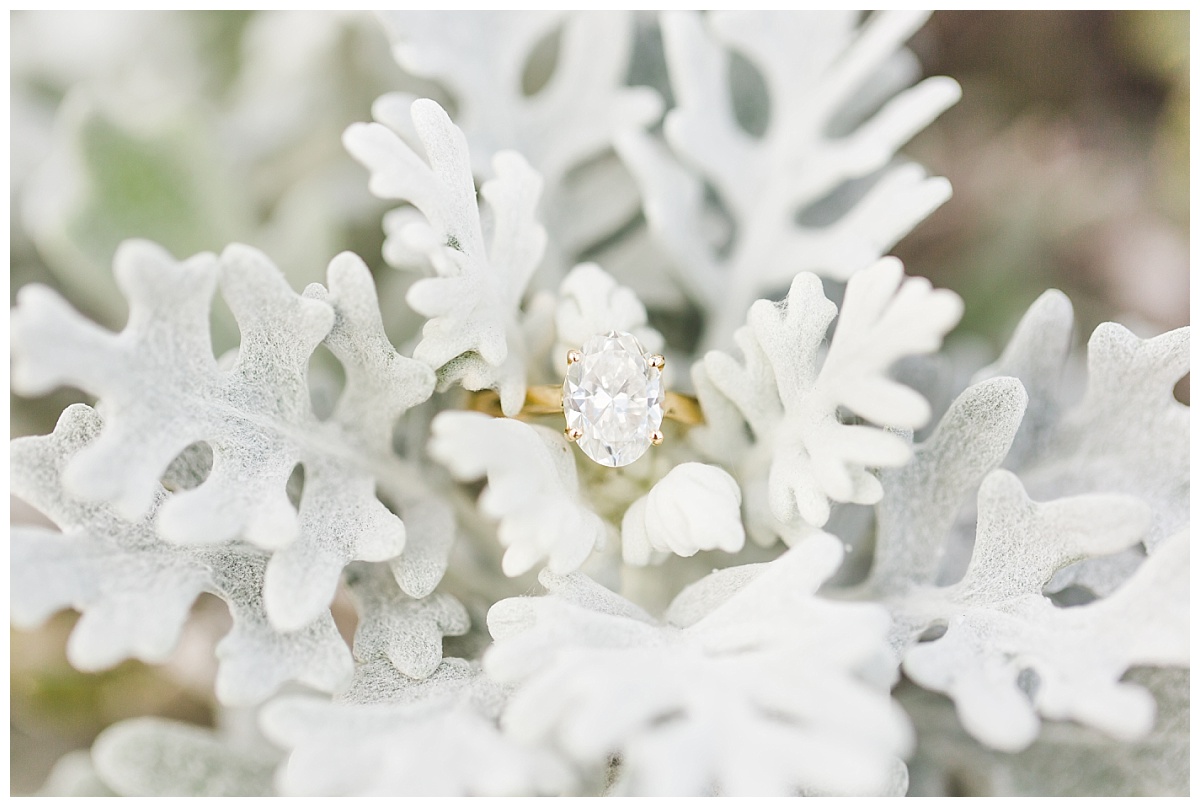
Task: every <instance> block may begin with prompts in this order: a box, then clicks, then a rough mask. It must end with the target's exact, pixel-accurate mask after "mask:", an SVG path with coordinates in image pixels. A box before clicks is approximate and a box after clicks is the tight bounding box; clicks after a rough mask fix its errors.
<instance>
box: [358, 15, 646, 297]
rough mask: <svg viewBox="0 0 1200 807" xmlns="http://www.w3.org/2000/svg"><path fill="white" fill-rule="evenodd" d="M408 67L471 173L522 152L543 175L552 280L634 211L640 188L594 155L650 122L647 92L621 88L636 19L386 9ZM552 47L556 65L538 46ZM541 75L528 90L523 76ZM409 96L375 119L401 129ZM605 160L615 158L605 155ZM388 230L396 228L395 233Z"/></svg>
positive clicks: (397, 96)
mask: <svg viewBox="0 0 1200 807" xmlns="http://www.w3.org/2000/svg"><path fill="white" fill-rule="evenodd" d="M380 16H381V18H382V20H383V23H384V26H385V28H386V29H387V32H388V36H389V38H390V39H391V40H392V42H393V52H394V54H395V56H396V60H397V61H398V62H399V63H400V65H401V66H402V67H404V68H405V70H407V71H409V72H411V73H413V74H414V75H418V76H421V77H423V78H427V79H432V80H435V81H437V82H439V83H440V84H442V85H444V86H445V87H446V89H447V90H449V92H450V94H451V95H452V96H453V98H454V101H455V109H456V122H457V123H458V125H459V127H461V128H462V131H463V134H464V135H465V136H466V142H467V144H468V145H469V146H470V152H471V166H472V168H473V169H474V173H475V174H476V176H479V177H482V178H485V179H487V178H491V177H492V176H493V175H494V174H493V171H494V169H493V157H494V156H495V155H496V154H497V153H498V152H500V151H503V150H506V149H512V150H515V151H517V152H519V153H520V154H521V155H522V156H523V157H525V159H527V160H528V161H529V163H530V164H531V165H532V166H533V168H534V169H535V170H536V171H537V172H538V173H539V174H541V175H542V177H543V179H544V180H545V183H546V190H545V194H544V197H543V199H542V204H541V211H542V220H543V221H545V222H546V223H547V225H548V230H549V233H550V242H549V249H548V252H547V261H546V262H547V264H548V266H547V269H548V270H549V274H548V280H549V282H550V283H557V282H558V280H559V278H560V277H561V275H562V274H563V273H565V272H566V270H567V268H568V267H570V266H571V265H572V263H573V262H574V260H575V258H576V257H577V256H578V255H579V254H580V253H581V252H582V251H583V250H585V249H587V248H588V247H590V246H593V245H594V244H595V243H596V242H597V241H599V240H600V239H602V238H604V237H605V236H608V235H611V234H612V233H613V231H614V230H616V229H617V228H618V227H620V226H621V225H622V224H624V223H625V222H627V221H628V220H629V219H630V218H632V217H633V216H634V214H635V213H636V210H637V205H638V197H637V191H636V187H635V186H634V185H633V182H632V181H631V180H630V178H629V177H628V175H627V174H626V173H625V172H624V171H623V170H622V169H621V166H619V165H617V164H615V163H614V162H613V161H611V160H603V159H600V158H602V157H603V155H604V154H605V153H606V152H609V149H610V148H611V145H612V141H613V138H614V137H615V135H616V133H617V132H619V131H622V130H626V129H642V128H644V127H645V126H647V125H649V124H651V123H653V122H654V121H655V120H657V119H658V116H659V114H660V112H661V109H662V104H661V101H660V99H659V98H658V95H657V93H655V92H654V91H653V90H651V89H649V88H647V87H629V86H625V78H626V75H627V73H628V69H629V56H630V51H631V50H632V46H633V19H632V15H631V13H629V12H625V11H590V12H563V11H559V10H541V11H503V12H472V13H452V12H431V11H403V12H397V11H389V12H381V14H380ZM550 41H553V42H554V44H555V46H556V47H555V49H554V51H553V52H554V57H553V61H552V62H548V61H547V60H546V59H545V50H544V46H545V45H546V44H547V43H548V42H550ZM531 78H532V79H533V80H534V81H537V80H538V79H541V80H542V83H541V84H540V86H537V88H536V90H535V91H533V92H531V91H530V82H529V79H531ZM412 101H413V97H412V96H411V95H409V94H406V93H393V94H389V95H385V96H382V97H381V98H379V99H378V100H377V101H376V102H375V106H374V109H373V113H374V116H375V119H376V120H377V121H379V122H380V123H384V124H386V125H388V126H390V127H392V128H394V129H395V130H396V131H397V132H398V133H400V134H402V135H403V134H405V133H406V131H407V130H410V129H411V127H410V126H407V125H406V124H405V118H407V116H408V108H409V106H410V105H411V103H412ZM610 153H611V152H610ZM393 232H394V231H393Z"/></svg>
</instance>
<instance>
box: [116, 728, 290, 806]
mask: <svg viewBox="0 0 1200 807" xmlns="http://www.w3.org/2000/svg"><path fill="white" fill-rule="evenodd" d="M277 759H278V754H277V753H276V752H274V750H273V749H270V748H263V747H239V746H237V745H235V744H232V743H230V742H228V741H226V740H225V739H224V738H222V737H221V736H220V734H219V733H218V732H214V731H213V730H211V729H206V728H201V727H200V726H193V725H189V724H187V723H178V722H175V721H173V720H164V719H163V718H159V717H139V718H134V719H132V720H126V721H123V722H121V723H117V724H116V725H113V726H109V727H108V728H107V729H105V730H104V731H103V732H101V734H100V736H99V737H97V738H96V742H95V743H94V744H93V745H92V762H93V764H94V765H95V768H96V773H97V775H98V776H99V777H100V779H101V780H102V781H103V782H104V784H106V785H107V786H108V787H110V788H112V790H113V792H115V793H116V794H117V795H121V796H270V795H273V794H274V786H273V784H272V774H273V772H274V768H275V764H276V761H277Z"/></svg>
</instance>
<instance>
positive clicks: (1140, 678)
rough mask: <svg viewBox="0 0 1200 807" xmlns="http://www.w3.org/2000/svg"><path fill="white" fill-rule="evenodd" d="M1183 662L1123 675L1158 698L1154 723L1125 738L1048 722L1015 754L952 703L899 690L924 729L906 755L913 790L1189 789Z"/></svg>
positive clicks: (1086, 792) (1145, 792)
mask: <svg viewBox="0 0 1200 807" xmlns="http://www.w3.org/2000/svg"><path fill="white" fill-rule="evenodd" d="M1190 678H1191V676H1190V672H1189V671H1188V670H1186V669H1159V668H1151V667H1139V668H1136V669H1133V670H1130V672H1129V674H1128V675H1127V676H1126V680H1127V681H1129V682H1130V683H1134V684H1137V685H1139V686H1144V687H1146V688H1147V690H1149V691H1150V692H1151V693H1152V694H1153V695H1154V697H1155V700H1156V702H1157V706H1158V709H1157V719H1156V720H1155V725H1154V730H1153V731H1152V732H1151V733H1150V734H1148V735H1147V736H1146V737H1144V738H1142V739H1140V740H1137V741H1133V742H1125V741H1121V740H1116V739H1113V738H1111V737H1107V736H1105V735H1104V734H1101V733H1100V732H1098V731H1096V730H1095V729H1089V728H1087V727H1085V726H1079V725H1076V724H1074V723H1052V724H1048V725H1046V726H1045V727H1043V729H1042V732H1041V734H1040V735H1039V736H1038V739H1037V740H1036V741H1035V742H1034V743H1033V745H1031V746H1029V747H1028V748H1026V749H1025V750H1024V751H1021V752H1019V753H1017V754H1009V753H1005V752H1001V751H995V750H993V749H991V748H988V747H987V746H985V745H983V744H981V743H979V742H978V741H976V740H975V739H973V738H971V737H969V736H967V735H966V734H964V733H963V731H962V728H961V727H960V726H959V722H958V718H957V716H956V715H955V714H954V707H953V705H952V704H951V703H950V702H949V701H947V700H946V699H945V698H943V697H941V696H939V695H936V694H933V693H930V692H927V691H925V690H922V689H919V688H917V687H914V686H911V685H909V686H902V687H901V688H900V690H899V693H898V696H897V697H898V698H899V700H900V702H901V703H902V704H904V708H905V710H906V711H907V712H908V713H909V714H910V715H911V716H912V718H913V722H914V723H915V724H916V726H917V733H918V734H919V736H920V737H921V742H920V745H919V746H918V747H917V752H916V756H915V757H914V759H913V760H912V761H911V762H910V763H909V769H910V772H911V774H912V787H911V788H910V790H909V794H910V795H913V796H946V795H951V794H953V795H964V796H1043V797H1044V796H1104V797H1108V798H1112V797H1114V796H1184V795H1187V793H1188V790H1189V782H1188V760H1189V759H1190V753H1189V746H1190V743H1189V735H1190V725H1189V711H1190V709H1189V680H1190Z"/></svg>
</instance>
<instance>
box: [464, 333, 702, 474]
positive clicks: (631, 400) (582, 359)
mask: <svg viewBox="0 0 1200 807" xmlns="http://www.w3.org/2000/svg"><path fill="white" fill-rule="evenodd" d="M665 366H666V361H665V360H664V359H663V357H662V356H660V355H658V354H649V353H647V352H646V351H645V349H643V348H642V345H641V343H640V342H638V340H637V339H636V338H634V336H633V334H630V333H625V332H623V331H609V332H607V333H601V334H596V335H595V336H593V337H592V338H591V339H588V340H587V342H585V343H584V344H583V346H582V347H581V348H580V349H579V350H568V351H567V377H566V380H565V381H564V382H563V384H562V386H561V387H560V386H558V385H544V386H536V387H530V388H529V389H528V391H527V392H526V394H525V406H524V407H523V408H522V409H521V412H520V415H519V416H531V415H551V414H557V413H559V412H561V413H563V414H564V415H565V416H566V420H567V426H566V428H565V429H564V430H563V433H564V434H566V436H567V439H568V440H570V441H571V442H573V443H576V444H577V445H578V446H579V448H580V449H581V450H582V451H583V453H584V454H586V455H587V456H588V457H589V458H591V459H593V460H595V461H596V462H598V463H600V464H601V465H607V466H609V467H612V468H619V467H621V466H622V465H628V464H629V463H631V462H633V461H634V460H636V459H638V458H639V457H641V456H642V455H643V454H645V453H646V451H647V449H649V448H650V446H652V445H659V444H661V443H662V441H663V432H662V422H663V418H668V419H671V420H675V421H678V422H680V423H684V424H687V425H695V424H697V423H702V422H704V415H703V413H701V411H700V405H699V403H697V401H696V399H695V398H693V397H692V396H690V395H683V394H680V393H676V392H665V391H664V390H663V382H662V372H663V368H664V367H665ZM470 408H471V409H477V410H479V411H482V412H487V413H489V414H492V415H499V414H500V406H499V400H498V398H497V396H496V394H495V393H494V392H492V391H491V390H484V391H482V392H478V393H475V394H474V396H473V397H472V399H471V403H470Z"/></svg>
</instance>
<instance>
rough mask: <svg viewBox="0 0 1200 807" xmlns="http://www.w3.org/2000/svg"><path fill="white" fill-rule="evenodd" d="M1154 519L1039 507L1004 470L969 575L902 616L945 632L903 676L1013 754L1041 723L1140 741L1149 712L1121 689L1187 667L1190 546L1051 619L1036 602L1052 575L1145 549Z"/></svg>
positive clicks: (1070, 504)
mask: <svg viewBox="0 0 1200 807" xmlns="http://www.w3.org/2000/svg"><path fill="white" fill-rule="evenodd" d="M1150 517H1151V515H1150V510H1149V508H1148V507H1147V506H1146V505H1145V504H1144V503H1143V502H1142V501H1140V500H1139V499H1137V498H1134V497H1132V496H1125V495H1120V494H1086V495H1081V496H1074V497H1069V498H1063V499H1057V500H1054V501H1050V502H1046V503H1037V502H1034V501H1032V500H1030V499H1029V497H1028V496H1027V495H1026V493H1025V491H1024V489H1023V488H1022V486H1021V483H1020V482H1019V480H1018V479H1017V478H1016V477H1015V476H1013V475H1012V474H1011V473H1010V472H1008V471H1003V470H997V471H993V472H992V473H991V474H990V475H989V476H988V477H987V478H986V479H985V480H984V483H983V485H982V487H981V488H980V492H979V528H978V535H977V537H976V541H975V550H974V553H973V555H972V558H971V564H970V566H969V567H968V569H967V572H966V575H965V576H964V577H963V579H962V580H961V581H960V582H959V583H956V584H954V585H952V586H948V587H942V588H935V587H925V588H921V589H918V590H914V591H913V592H912V593H910V594H909V596H908V597H907V598H906V601H905V602H904V603H903V604H901V605H900V606H899V610H901V611H902V612H905V611H906V612H907V614H906V615H905V617H902V621H908V620H909V619H911V618H912V614H913V613H914V612H915V613H917V614H920V615H922V616H923V617H924V618H925V620H926V621H927V623H928V624H933V623H934V622H935V621H940V624H942V625H944V626H945V633H944V634H943V635H942V636H941V637H939V638H936V639H934V640H933V641H927V642H922V643H919V644H915V645H912V646H910V647H909V648H908V650H907V652H906V653H905V656H904V670H905V672H906V673H907V674H908V676H909V677H910V678H912V679H913V680H914V681H916V682H917V683H918V684H921V685H922V686H925V687H927V688H930V689H934V690H937V691H942V692H946V693H947V694H948V695H949V696H950V697H951V698H952V699H953V700H954V702H955V705H956V706H957V707H958V712H959V716H960V718H961V719H962V721H963V726H964V728H966V730H967V731H968V732H969V733H970V734H972V735H973V736H975V737H976V738H978V739H979V740H981V741H982V742H984V743H986V744H988V745H990V746H992V747H994V748H998V749H1001V750H1005V751H1012V752H1015V751H1019V750H1021V749H1023V748H1025V747H1027V746H1028V745H1029V744H1030V743H1031V742H1033V740H1034V739H1035V738H1036V737H1037V734H1038V730H1039V721H1038V715H1039V714H1040V715H1042V716H1044V717H1047V718H1051V719H1058V720H1066V719H1070V720H1076V721H1079V722H1081V723H1085V724H1087V725H1091V726H1094V727H1096V728H1098V729H1101V730H1102V731H1105V732H1107V733H1110V734H1112V735H1114V736H1117V737H1121V738H1125V739H1135V738H1137V737H1140V736H1144V735H1145V734H1146V732H1148V731H1149V730H1150V728H1151V726H1152V724H1153V708H1154V704H1153V699H1151V698H1150V697H1149V695H1147V694H1146V692H1145V691H1144V690H1142V689H1141V688H1139V687H1136V686H1132V685H1129V684H1122V683H1119V681H1120V678H1121V676H1122V675H1123V674H1124V673H1125V672H1126V670H1128V669H1129V668H1130V667H1133V666H1137V665H1142V664H1157V665H1182V664H1187V660H1188V631H1187V594H1186V592H1187V585H1188V583H1187V558H1188V542H1187V534H1186V533H1179V534H1177V535H1176V536H1174V537H1173V538H1171V539H1170V540H1168V541H1166V542H1164V545H1163V548H1162V549H1161V551H1160V552H1158V553H1156V554H1155V555H1153V556H1151V557H1150V558H1149V559H1148V560H1147V561H1146V563H1144V564H1143V565H1142V566H1141V567H1140V568H1139V569H1138V571H1137V572H1136V573H1135V574H1134V576H1133V577H1132V578H1131V579H1130V580H1129V581H1128V582H1127V583H1126V584H1125V586H1123V587H1122V588H1121V589H1119V590H1118V591H1117V592H1115V593H1114V594H1113V595H1111V596H1110V597H1107V598H1105V599H1103V600H1100V601H1098V602H1095V603H1092V604H1089V605H1082V606H1078V607H1074V608H1057V607H1055V605H1054V604H1053V603H1051V602H1050V600H1049V599H1047V598H1046V597H1045V596H1044V595H1043V593H1042V590H1043V588H1044V587H1045V585H1046V584H1047V583H1048V582H1049V581H1050V579H1051V577H1052V576H1053V575H1054V573H1055V572H1057V571H1058V570H1059V569H1061V568H1063V567H1065V566H1066V565H1068V564H1070V563H1073V562H1075V561H1078V560H1081V559H1083V558H1088V557H1095V556H1098V555H1102V554H1108V553H1112V552H1116V551H1118V550H1120V549H1123V548H1125V547H1127V546H1129V545H1131V544H1133V543H1136V542H1137V541H1138V540H1140V539H1141V537H1142V535H1143V534H1144V533H1145V531H1146V529H1147V527H1148V526H1149V523H1150Z"/></svg>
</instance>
